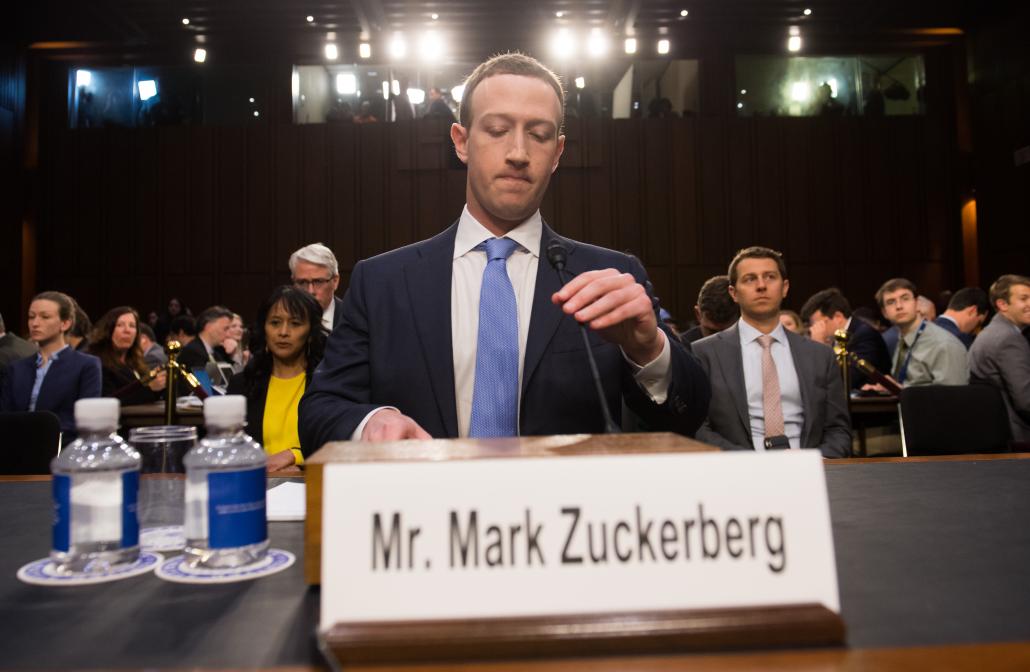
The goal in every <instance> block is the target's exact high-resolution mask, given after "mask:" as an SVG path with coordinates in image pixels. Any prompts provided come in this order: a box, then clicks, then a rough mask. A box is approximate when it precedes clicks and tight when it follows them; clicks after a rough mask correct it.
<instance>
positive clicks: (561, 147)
mask: <svg viewBox="0 0 1030 672" xmlns="http://www.w3.org/2000/svg"><path fill="white" fill-rule="evenodd" d="M564 151H565V136H564V135H559V136H558V149H557V151H555V153H554V162H552V163H551V173H552V174H553V173H554V171H556V170H558V161H559V160H560V159H561V155H562V153H563V152H564Z"/></svg>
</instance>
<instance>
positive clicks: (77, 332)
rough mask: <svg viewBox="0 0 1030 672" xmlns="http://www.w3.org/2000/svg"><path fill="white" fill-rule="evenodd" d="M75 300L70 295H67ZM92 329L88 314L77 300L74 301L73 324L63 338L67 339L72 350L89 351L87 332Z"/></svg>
mask: <svg viewBox="0 0 1030 672" xmlns="http://www.w3.org/2000/svg"><path fill="white" fill-rule="evenodd" d="M68 298H69V299H72V301H75V299H73V298H72V297H70V296H69V297H68ZM92 330H93V323H92V322H90V320H89V315H87V314H86V311H84V310H83V309H82V306H80V305H79V302H78V301H75V324H73V325H72V328H71V329H69V330H68V333H67V334H65V336H64V337H65V340H67V341H68V345H70V346H71V347H72V350H78V351H79V352H89V332H90V331H92Z"/></svg>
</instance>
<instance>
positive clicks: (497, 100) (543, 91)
mask: <svg viewBox="0 0 1030 672" xmlns="http://www.w3.org/2000/svg"><path fill="white" fill-rule="evenodd" d="M543 101H549V102H551V103H553V113H554V116H553V117H552V118H550V119H547V121H550V122H551V123H553V124H554V125H555V126H558V124H559V123H560V122H561V101H560V100H559V99H558V94H557V92H555V90H554V88H552V87H551V85H550V84H548V83H547V82H545V81H544V80H542V79H540V78H539V77H530V76H528V75H515V74H509V73H503V74H496V75H491V76H489V77H487V78H486V79H484V80H482V81H480V82H479V84H478V85H477V86H476V88H475V89H474V90H473V91H472V98H471V99H470V100H469V109H470V111H471V112H472V116H473V119H474V118H476V117H477V116H481V115H490V114H504V115H509V116H522V115H524V114H525V113H526V111H527V109H526V106H525V105H524V103H526V102H535V103H540V102H543ZM511 103H515V104H511Z"/></svg>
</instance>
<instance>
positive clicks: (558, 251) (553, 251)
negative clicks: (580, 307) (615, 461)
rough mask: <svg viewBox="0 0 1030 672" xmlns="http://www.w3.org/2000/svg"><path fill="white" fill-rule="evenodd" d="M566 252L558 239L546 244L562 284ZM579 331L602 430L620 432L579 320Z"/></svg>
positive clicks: (584, 326) (564, 274)
mask: <svg viewBox="0 0 1030 672" xmlns="http://www.w3.org/2000/svg"><path fill="white" fill-rule="evenodd" d="M566 256H567V253H566V251H565V248H564V247H562V245H561V243H559V242H558V241H553V242H551V244H550V245H548V246H547V261H549V262H550V263H551V266H552V267H554V271H555V272H556V273H557V274H558V282H559V283H560V284H561V285H562V286H564V285H565V284H566V283H567V282H568V281H569V278H568V274H567V273H566V272H565V259H566ZM573 319H575V318H573ZM576 324H578V325H579V333H580V335H581V336H582V337H583V347H584V348H585V349H586V351H587V360H589V362H590V375H591V377H592V378H593V379H594V388H595V389H596V390H597V399H598V401H600V402H601V414H602V415H603V416H604V431H605V433H606V434H621V433H622V430H621V429H619V426H618V425H616V424H615V422H614V421H613V420H612V414H611V411H610V410H609V409H608V402H607V401H605V398H604V388H603V387H602V386H601V374H600V373H599V372H598V371H597V361H596V360H595V359H594V351H593V350H592V349H591V347H590V338H589V336H587V328H586V325H584V324H583V323H582V322H580V321H579V320H576Z"/></svg>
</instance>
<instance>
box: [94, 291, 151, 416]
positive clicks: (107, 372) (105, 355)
mask: <svg viewBox="0 0 1030 672" xmlns="http://www.w3.org/2000/svg"><path fill="white" fill-rule="evenodd" d="M89 351H90V353H91V354H93V355H96V356H97V357H99V358H100V363H101V365H102V366H103V368H104V384H103V396H105V397H116V398H117V399H118V400H119V401H121V402H122V404H123V405H131V404H149V403H151V402H154V401H158V400H159V399H160V398H161V392H162V391H163V390H164V389H165V385H166V384H167V382H168V377H167V374H166V373H165V372H164V371H161V372H160V373H158V374H157V375H156V376H155V377H154V378H152V379H151V380H149V381H148V382H146V383H143V382H142V380H143V378H144V377H145V376H148V375H149V373H150V371H149V369H148V368H147V365H146V362H144V361H143V349H142V348H140V345H139V313H137V312H136V310H135V309H134V308H130V307H129V306H119V307H117V308H112V309H111V310H109V311H107V313H105V314H104V316H103V317H101V318H100V321H99V322H97V323H96V326H94V327H93V333H92V335H91V337H90V346H89Z"/></svg>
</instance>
